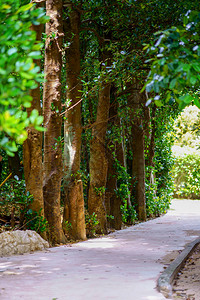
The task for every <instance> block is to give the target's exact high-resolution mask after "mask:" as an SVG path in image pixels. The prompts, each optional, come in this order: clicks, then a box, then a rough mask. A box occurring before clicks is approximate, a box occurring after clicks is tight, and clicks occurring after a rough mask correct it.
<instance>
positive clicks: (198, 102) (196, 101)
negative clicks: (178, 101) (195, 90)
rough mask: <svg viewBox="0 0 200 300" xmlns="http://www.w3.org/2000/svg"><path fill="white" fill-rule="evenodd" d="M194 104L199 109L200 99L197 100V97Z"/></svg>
mask: <svg viewBox="0 0 200 300" xmlns="http://www.w3.org/2000/svg"><path fill="white" fill-rule="evenodd" d="M194 104H195V105H196V106H197V107H198V108H200V101H199V98H197V97H195V98H194Z"/></svg>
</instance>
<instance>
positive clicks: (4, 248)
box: [0, 230, 49, 256]
mask: <svg viewBox="0 0 200 300" xmlns="http://www.w3.org/2000/svg"><path fill="white" fill-rule="evenodd" d="M46 248H49V243H48V242H47V241H45V240H44V239H43V238H42V237H41V236H40V235H39V234H38V233H37V232H35V231H33V230H25V231H23V230H15V231H5V232H2V233H0V256H9V255H13V254H23V253H29V252H32V251H36V250H44V249H46Z"/></svg>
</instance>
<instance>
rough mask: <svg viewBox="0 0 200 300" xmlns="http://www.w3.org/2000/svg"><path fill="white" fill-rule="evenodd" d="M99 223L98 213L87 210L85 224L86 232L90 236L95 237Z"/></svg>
mask: <svg viewBox="0 0 200 300" xmlns="http://www.w3.org/2000/svg"><path fill="white" fill-rule="evenodd" d="M98 224H99V221H98V220H97V215H96V214H95V213H93V214H92V215H89V214H88V213H87V212H86V214H85V225H86V232H87V236H88V237H93V236H95V234H96V228H97V225H98Z"/></svg>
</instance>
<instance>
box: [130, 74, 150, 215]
mask: <svg viewBox="0 0 200 300" xmlns="http://www.w3.org/2000/svg"><path fill="white" fill-rule="evenodd" d="M140 90H141V87H140V85H139V84H138V82H137V81H136V80H135V81H134V83H133V84H132V87H130V91H131V94H130V97H129V101H130V102H129V105H130V106H131V108H132V111H131V113H132V139H133V141H132V150H133V164H132V177H133V180H134V184H135V199H136V204H137V207H136V209H137V213H138V219H139V220H140V221H145V220H146V199H145V157H144V151H145V143H144V130H145V128H144V127H145V121H144V109H145V108H144V104H145V102H146V95H145V93H140Z"/></svg>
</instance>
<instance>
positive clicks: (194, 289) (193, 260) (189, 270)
mask: <svg viewBox="0 0 200 300" xmlns="http://www.w3.org/2000/svg"><path fill="white" fill-rule="evenodd" d="M173 299H177V300H178V299H184V300H200V244H199V245H198V246H197V247H196V249H195V250H194V252H193V253H192V255H191V256H190V257H189V258H188V260H187V261H186V263H185V266H184V267H183V269H181V271H180V272H179V273H178V275H177V277H176V278H175V280H174V282H173Z"/></svg>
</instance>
